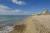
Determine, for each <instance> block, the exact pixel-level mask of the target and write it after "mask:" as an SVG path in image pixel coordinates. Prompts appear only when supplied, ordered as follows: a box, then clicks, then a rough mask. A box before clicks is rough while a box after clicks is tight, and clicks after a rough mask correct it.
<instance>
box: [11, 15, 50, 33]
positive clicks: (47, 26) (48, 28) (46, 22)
mask: <svg viewBox="0 0 50 33" xmlns="http://www.w3.org/2000/svg"><path fill="white" fill-rule="evenodd" d="M24 24H25V25H26V29H25V30H24V32H23V33H50V15H37V16H30V17H28V18H26V19H25V20H24ZM11 33H17V31H16V30H14V31H12V32H11ZM20 33H21V32H20Z"/></svg>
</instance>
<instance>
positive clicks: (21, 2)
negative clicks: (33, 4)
mask: <svg viewBox="0 0 50 33" xmlns="http://www.w3.org/2000/svg"><path fill="white" fill-rule="evenodd" d="M12 2H13V3H15V4H18V5H25V4H26V3H25V2H23V1H18V0H12Z"/></svg>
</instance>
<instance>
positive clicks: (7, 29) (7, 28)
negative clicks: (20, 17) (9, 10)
mask: <svg viewBox="0 0 50 33" xmlns="http://www.w3.org/2000/svg"><path fill="white" fill-rule="evenodd" d="M13 27H14V26H5V27H3V28H2V30H1V31H0V33H9V32H11V31H13Z"/></svg>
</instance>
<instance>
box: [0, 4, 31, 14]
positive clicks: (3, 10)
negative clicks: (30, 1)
mask: <svg viewBox="0 0 50 33" xmlns="http://www.w3.org/2000/svg"><path fill="white" fill-rule="evenodd" d="M31 13H32V12H31V11H30V12H29V11H22V10H20V9H11V8H9V7H7V6H4V5H1V6H0V15H31Z"/></svg>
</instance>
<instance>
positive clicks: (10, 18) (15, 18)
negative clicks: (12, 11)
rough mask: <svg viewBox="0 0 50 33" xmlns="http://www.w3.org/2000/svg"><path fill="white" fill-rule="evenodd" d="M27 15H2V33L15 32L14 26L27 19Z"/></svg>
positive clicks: (0, 29) (0, 16)
mask: <svg viewBox="0 0 50 33" xmlns="http://www.w3.org/2000/svg"><path fill="white" fill-rule="evenodd" d="M26 17H28V16H26V15H0V33H8V32H9V31H11V30H13V29H12V28H13V26H10V25H13V24H15V23H16V24H18V23H20V21H22V20H23V19H25V18H26Z"/></svg>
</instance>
